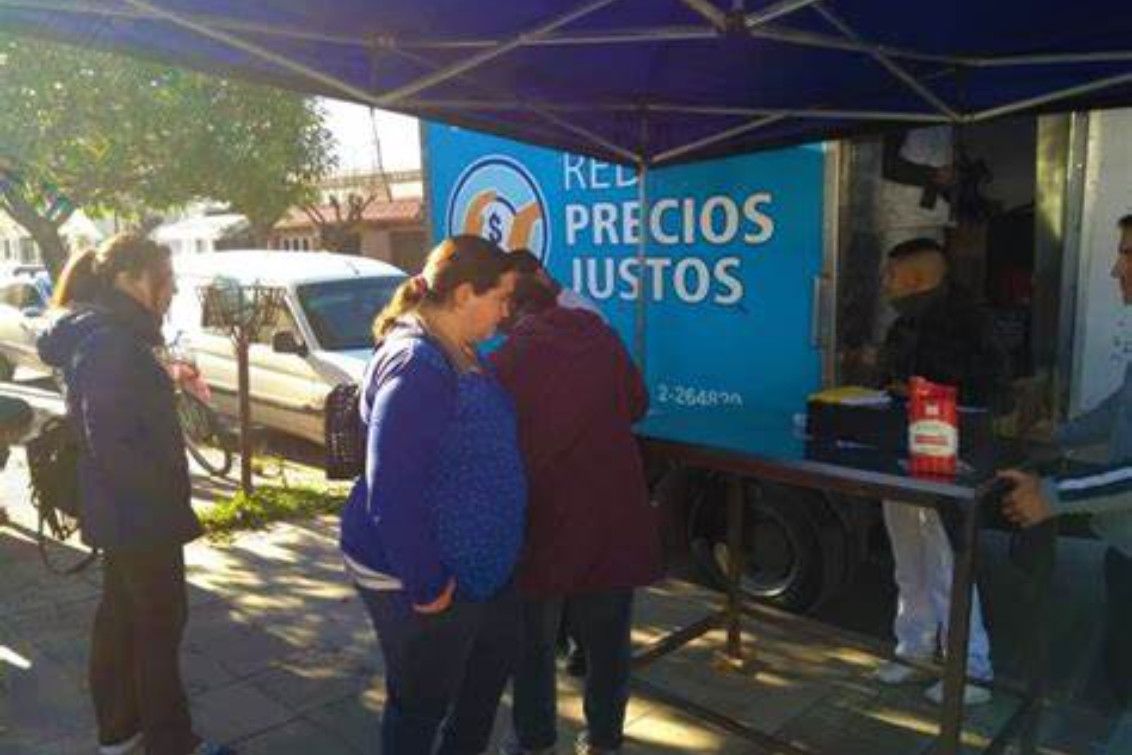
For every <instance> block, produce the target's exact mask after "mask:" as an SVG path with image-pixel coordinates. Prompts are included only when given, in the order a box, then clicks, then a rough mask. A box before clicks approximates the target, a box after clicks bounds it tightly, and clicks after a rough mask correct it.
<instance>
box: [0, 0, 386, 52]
mask: <svg viewBox="0 0 1132 755" xmlns="http://www.w3.org/2000/svg"><path fill="white" fill-rule="evenodd" d="M0 8H12V9H16V10H29V11H50V12H53V13H73V14H76V15H89V16H101V17H103V18H124V19H131V20H140V21H145V20H150V21H155V20H156V21H160V20H162V19H163V18H164V16H162V15H160V14H157V13H152V12H149V11H143V10H139V9H136V8H135V9H132V10H131V9H126V8H109V7H105V6H102V5H96V4H94V3H90V2H83V1H79V2H66V1H65V0H64V1H60V0H0ZM178 15H179V16H180V17H181V18H183V19H185V20H188V21H192V22H194V23H198V24H204V25H206V26H209V27H211V28H213V29H221V30H223V31H231V32H249V33H252V34H262V35H265V36H271V37H280V38H284V39H301V40H305V41H308V42H328V43H331V44H339V45H347V46H357V47H370V46H372V45H373V40H372V39H363V38H361V37H353V36H349V35H346V34H331V33H329V32H319V31H312V30H310V29H299V28H296V27H291V26H285V25H281V24H265V23H257V22H253V21H241V20H239V19H234V18H224V17H221V16H216V15H213V14H208V13H179V14H178Z"/></svg>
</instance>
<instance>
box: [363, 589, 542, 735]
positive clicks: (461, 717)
mask: <svg viewBox="0 0 1132 755" xmlns="http://www.w3.org/2000/svg"><path fill="white" fill-rule="evenodd" d="M358 593H359V594H360V595H361V597H362V601H363V602H364V603H365V606H366V609H367V610H368V611H369V615H370V619H371V620H372V621H373V627H374V630H375V631H376V632H377V639H378V643H379V644H380V645H381V652H382V655H383V656H384V657H385V688H386V702H385V713H384V715H383V717H382V722H381V747H382V749H381V752H382V755H432V753H433V749H434V747H435V746H436V740H437V736H438V734H439V736H440V747H439V749H438V750H436V752H437V753H438V755H479V753H482V752H483V751H484V750H485V749H487V746H488V742H489V740H490V739H491V730H492V726H493V724H494V723H495V713H496V709H497V708H498V707H499V698H500V697H501V696H502V694H503V688H504V687H505V686H506V684H507V679H508V677H510V675H511V673H512V671H513V670H514V667H515V663H516V661H517V657H518V649H519V647H520V645H521V642H522V638H521V636H520V633H521V632H522V614H521V610H520V602H519V599H518V598H517V596H516V595H515V593H514V591H512V590H510V589H508V590H505V591H504V592H503V593H502V594H501V595H499V596H497V597H496V598H494V599H492V600H491V601H488V602H485V603H471V602H466V601H461V600H457V601H454V602H453V603H452V605H451V606H450V607H449V608H448V609H447V610H446V611H444V612H442V613H439V614H432V615H425V614H420V613H417V612H416V611H414V610H413V608H412V606H411V605H410V603H409V600H408V598H407V597H406V596H405V593H404V592H401V591H375V590H367V589H365V588H362V587H359V588H358ZM442 727H443V731H441V729H442Z"/></svg>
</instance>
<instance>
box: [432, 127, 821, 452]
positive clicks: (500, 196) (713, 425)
mask: <svg viewBox="0 0 1132 755" xmlns="http://www.w3.org/2000/svg"><path fill="white" fill-rule="evenodd" d="M425 149H426V160H425V166H426V171H427V176H426V181H427V186H428V197H429V210H430V213H431V215H430V217H431V220H432V232H433V234H434V237H435V238H438V239H439V238H443V237H445V236H448V235H452V234H457V233H474V234H479V235H482V236H484V237H486V238H489V239H492V240H493V241H496V242H497V243H499V244H500V245H502V246H503V247H504V248H507V249H516V248H520V247H526V248H529V249H530V250H531V251H533V252H534V253H535V254H536V255H538V256H539V257H540V258H541V259H542V261H543V264H544V265H545V266H546V268H547V270H548V271H549V272H550V273H551V275H553V276H554V277H555V278H556V279H557V280H558V281H559V282H561V283H562V284H563V285H565V286H569V287H571V288H573V289H574V290H575V291H577V292H578V293H580V294H582V295H583V296H585V297H587V298H589V299H590V300H591V301H593V302H594V303H596V304H597V305H598V306H599V307H600V308H601V310H602V311H603V312H604V314H605V315H606V317H607V318H608V319H609V322H610V324H611V325H613V327H614V328H616V329H617V331H618V332H619V333H620V334H621V336H622V338H623V339H624V341H625V343H626V344H627V345H628V347H629V348H630V349H635V348H636V347H637V346H638V338H637V323H638V319H639V318H640V317H641V312H640V307H639V305H638V298H639V297H641V296H643V297H644V298H645V303H646V306H645V307H644V313H643V318H644V354H643V362H644V364H645V368H646V373H647V375H646V377H647V381H648V385H649V391H650V395H651V397H652V407H653V409H652V412H651V413H650V416H649V420H648V423H647V424H648V425H649V426H650V427H649V428H648V429H649V430H650V431H651V432H653V434H655V435H659V436H662V437H668V438H672V439H676V440H689V441H705V442H706V441H711V440H713V438H714V437H716V436H718V435H719V434H720V432H721V431H723V433H724V434H725V435H726V436H732V432H731V431H738V430H739V427H738V426H739V425H741V424H746V423H747V422H749V421H756V417H757V416H758V415H765V414H767V413H768V412H769V413H773V414H775V415H779V416H781V415H788V414H790V413H793V412H798V411H801V410H802V408H803V406H804V403H805V398H806V396H807V395H808V394H809V393H811V392H812V391H814V390H815V389H817V388H818V386H819V384H820V380H821V360H820V354H819V352H818V350H817V348H816V347H815V346H814V345H813V343H812V341H811V338H812V337H811V331H812V328H811V325H812V322H811V318H812V317H813V314H812V312H813V309H814V307H813V296H814V286H813V282H814V279H815V277H816V276H818V275H819V274H820V272H821V260H822V217H823V207H822V203H823V189H824V179H823V176H824V173H823V169H824V154H823V152H822V148H821V147H820V146H806V147H798V148H793V149H788V150H781V151H777V152H767V153H760V154H754V155H745V156H741V157H733V158H727V159H724V160H718V161H714V162H708V163H699V164H696V165H687V166H676V167H672V168H665V169H658V170H653V171H650V172H649V174H648V178H647V181H646V189H647V191H646V192H645V194H646V203H647V208H648V210H647V213H646V217H645V219H644V221H645V223H647V229H646V230H645V232H646V240H647V243H646V254H645V257H644V260H643V262H642V260H641V259H640V257H639V256H638V255H639V247H640V241H641V234H642V228H641V222H642V217H641V211H640V191H639V187H638V185H637V175H636V172H635V170H634V169H633V168H631V167H626V166H618V165H612V164H609V163H604V162H601V161H598V160H594V159H591V158H588V157H581V156H578V155H572V154H567V153H563V152H556V151H553V150H548V149H543V148H539V147H532V146H529V145H525V144H520V143H517V142H513V141H508V140H504V139H499V138H496V137H491V136H487V135H484V134H479V133H476V132H472V131H467V130H463V129H459V128H455V127H450V126H441V125H437V124H428V125H427V126H426V130H425ZM637 356H638V358H640V357H641V356H642V355H640V354H638V355H637ZM724 426H730V429H729V430H724Z"/></svg>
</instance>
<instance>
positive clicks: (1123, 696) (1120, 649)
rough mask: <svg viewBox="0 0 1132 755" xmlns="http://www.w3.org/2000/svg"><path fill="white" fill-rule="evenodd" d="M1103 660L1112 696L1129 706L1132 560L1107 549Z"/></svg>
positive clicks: (1131, 686)
mask: <svg viewBox="0 0 1132 755" xmlns="http://www.w3.org/2000/svg"><path fill="white" fill-rule="evenodd" d="M1104 581H1105V613H1106V621H1105V643H1104V659H1105V668H1106V670H1107V672H1108V679H1109V685H1110V687H1111V688H1112V692H1113V694H1114V695H1115V696H1116V697H1117V699H1118V700H1120V702H1122V703H1123V704H1125V705H1128V704H1129V703H1132V558H1129V557H1128V556H1125V555H1124V554H1123V553H1121V552H1120V551H1118V550H1117V549H1116V548H1109V549H1108V552H1107V553H1106V554H1105V560H1104Z"/></svg>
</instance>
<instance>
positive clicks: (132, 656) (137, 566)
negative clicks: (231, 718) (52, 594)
mask: <svg viewBox="0 0 1132 755" xmlns="http://www.w3.org/2000/svg"><path fill="white" fill-rule="evenodd" d="M187 619H188V596H187V592H186V587H185V561H184V556H183V553H182V550H181V547H180V546H164V547H160V548H149V549H139V550H130V551H108V552H107V553H106V555H105V560H104V566H103V579H102V600H101V601H100V602H99V604H98V610H97V612H96V613H95V617H94V635H93V638H92V640H91V653H90V689H91V694H92V696H93V697H94V710H95V716H96V717H97V719H98V740H99V742H100V743H101V744H104V745H110V744H117V743H119V742H122V741H124V740H127V739H129V738H130V737H132V736H134V735H135V734H137V733H138V732H139V731H140V732H142V733H143V734H144V735H145V751H146V753H147V755H186V754H187V753H190V752H192V751H193V750H195V749H196V747H197V745H198V744H199V743H200V740H199V739H197V737H196V736H195V735H194V734H193V730H192V720H191V718H190V716H189V703H188V700H187V698H186V697H185V690H184V687H183V685H182V684H181V668H180V650H181V638H182V636H183V635H184V630H185V622H186V620H187Z"/></svg>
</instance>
